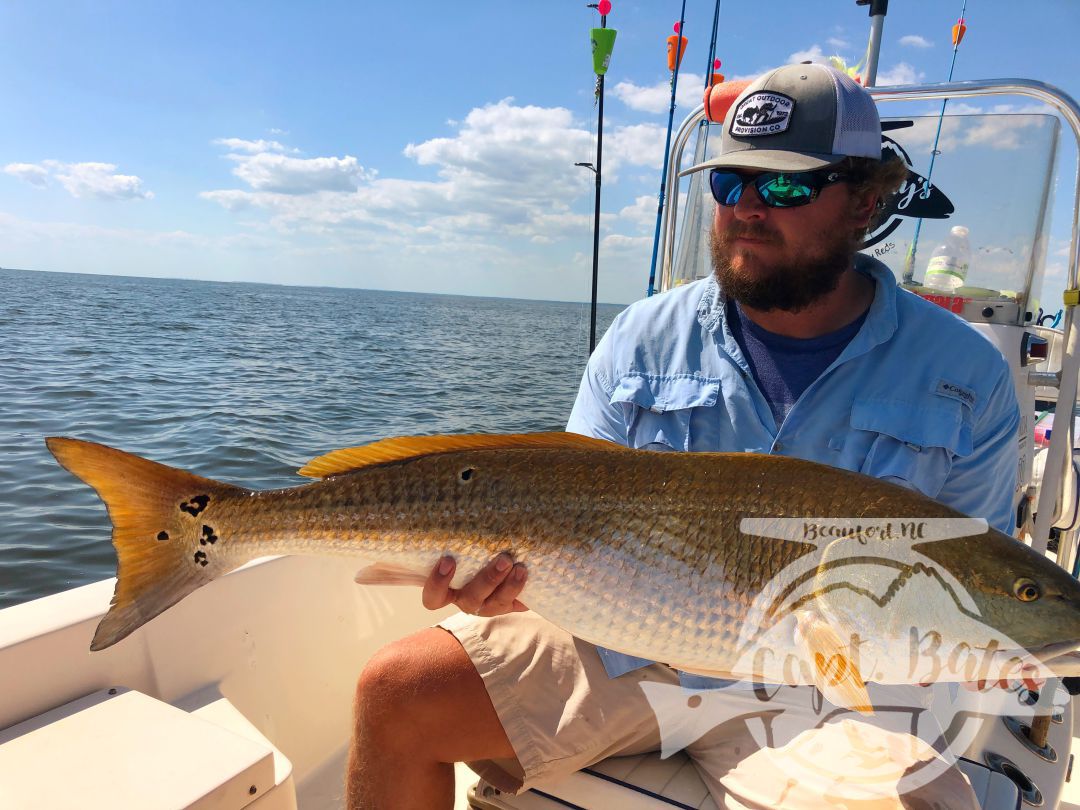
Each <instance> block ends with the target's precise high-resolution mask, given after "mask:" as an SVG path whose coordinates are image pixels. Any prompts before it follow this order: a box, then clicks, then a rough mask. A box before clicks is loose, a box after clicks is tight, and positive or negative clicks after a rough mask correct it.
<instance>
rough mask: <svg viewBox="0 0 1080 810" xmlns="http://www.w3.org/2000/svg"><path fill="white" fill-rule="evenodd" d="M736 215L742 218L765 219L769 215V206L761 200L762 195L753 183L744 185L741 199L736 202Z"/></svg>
mask: <svg viewBox="0 0 1080 810" xmlns="http://www.w3.org/2000/svg"><path fill="white" fill-rule="evenodd" d="M734 212H735V217H736V218H737V219H741V220H748V221H749V220H755V219H764V218H765V217H766V216H768V206H766V205H765V203H763V202H762V201H761V195H760V194H758V190H757V188H756V187H755V186H754V184H753V183H747V184H746V185H745V186H743V190H742V194H741V195H739V201H738V202H737V203H735V208H734Z"/></svg>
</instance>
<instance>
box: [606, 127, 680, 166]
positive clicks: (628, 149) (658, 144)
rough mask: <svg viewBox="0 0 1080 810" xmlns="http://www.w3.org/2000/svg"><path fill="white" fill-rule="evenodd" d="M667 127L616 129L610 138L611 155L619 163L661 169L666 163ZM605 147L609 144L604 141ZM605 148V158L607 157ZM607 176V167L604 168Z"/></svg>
mask: <svg viewBox="0 0 1080 810" xmlns="http://www.w3.org/2000/svg"><path fill="white" fill-rule="evenodd" d="M666 137H667V127H666V126H661V125H660V124H635V125H633V126H628V127H620V128H618V129H616V130H615V131H614V132H613V133H612V134H611V136H610V149H611V154H612V155H613V156H615V157H616V158H617V159H618V160H619V162H626V163H632V164H634V165H636V166H649V167H651V168H656V169H659V168H660V167H661V166H663V162H664V140H665V139H666ZM604 143H605V147H606V146H607V144H608V143H609V141H608V139H605V141H604ZM607 151H608V150H607V148H605V150H604V152H605V158H606V157H607ZM604 170H605V174H606V172H607V166H606V164H605V167H604Z"/></svg>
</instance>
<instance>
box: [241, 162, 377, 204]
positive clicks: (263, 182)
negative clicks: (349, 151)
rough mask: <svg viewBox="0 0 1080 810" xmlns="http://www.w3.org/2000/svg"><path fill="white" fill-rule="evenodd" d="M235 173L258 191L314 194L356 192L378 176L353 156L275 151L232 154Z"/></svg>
mask: <svg viewBox="0 0 1080 810" xmlns="http://www.w3.org/2000/svg"><path fill="white" fill-rule="evenodd" d="M229 157H230V159H231V160H235V161H236V163H237V166H236V168H235V169H233V174H235V175H236V176H237V177H239V178H240V179H241V180H243V181H244V182H245V183H247V184H248V185H249V186H251V187H252V188H253V189H255V190H256V191H277V192H280V193H282V194H310V193H312V192H315V191H353V190H355V189H356V187H357V185H358V184H359V183H360V182H362V181H365V180H370V179H372V178H373V177H374V173H373V172H370V171H367V170H365V169H364V167H363V166H361V165H360V163H359V162H358V161H357V159H356V158H354V157H353V156H352V155H346V156H345V157H343V158H338V157H317V158H294V157H288V156H286V155H279V154H275V153H272V152H261V153H259V154H257V155H250V156H248V155H230V156H229Z"/></svg>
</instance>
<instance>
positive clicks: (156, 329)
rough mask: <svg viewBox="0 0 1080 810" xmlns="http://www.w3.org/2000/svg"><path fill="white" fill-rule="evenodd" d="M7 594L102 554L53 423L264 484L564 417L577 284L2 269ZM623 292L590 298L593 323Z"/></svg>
mask: <svg viewBox="0 0 1080 810" xmlns="http://www.w3.org/2000/svg"><path fill="white" fill-rule="evenodd" d="M0 284H2V285H3V289H4V298H3V300H2V301H0V403H2V407H0V516H2V517H3V520H2V521H0V608H2V607H5V606H7V605H10V604H15V603H18V602H21V601H24V600H27V599H32V598H35V597H38V596H43V595H45V594H49V593H54V592H56V591H59V590H63V589H65V588H70V587H74V586H76V585H82V584H85V583H87V582H92V581H95V580H98V579H101V578H103V577H107V576H111V575H112V574H113V572H114V567H115V557H114V555H113V551H112V548H111V546H110V544H109V540H108V538H109V521H108V517H107V516H106V514H105V510H104V508H102V506H101V504H100V502H99V501H98V500H97V498H96V496H95V495H94V493H93V492H92V491H91V490H90V489H89V488H88V487H85V486H83V485H82V484H80V483H78V482H77V481H75V479H73V478H72V477H71V476H70V475H69V474H68V473H67V472H65V471H64V470H63V469H61V468H60V466H59V465H58V464H57V463H56V462H55V460H54V459H53V458H52V456H51V455H50V454H49V453H48V451H47V450H46V448H45V444H44V441H43V438H44V437H45V436H56V435H67V436H77V437H79V438H83V439H90V440H93V441H100V442H104V443H106V444H112V445H115V446H118V447H121V448H123V449H126V450H130V451H132V452H136V453H140V454H142V455H146V456H149V457H151V458H153V459H155V460H158V461H162V462H165V463H167V464H173V465H176V466H179V467H184V468H187V469H190V470H191V471H192V472H195V473H198V474H200V475H206V476H210V477H216V478H221V479H224V480H228V481H231V482H234V483H237V484H241V485H244V486H251V487H257V488H266V487H284V486H293V485H295V484H298V483H301V482H302V479H300V478H298V477H297V476H296V469H297V468H298V467H299V466H300V465H302V464H303V463H304V462H306V461H307V460H308V459H311V458H313V457H315V456H316V455H319V454H321V453H323V452H326V451H327V450H330V449H333V448H335V447H344V446H350V445H357V444H362V443H364V442H368V441H373V440H375V439H379V438H383V437H386V436H394V435H408V434H432V433H440V432H450V433H462V432H471V431H475V432H490V433H511V432H517V431H530V430H559V429H561V428H562V426H563V425H564V424H565V422H566V417H567V415H568V414H569V411H570V406H571V404H572V403H573V400H574V395H575V393H576V391H577V385H578V380H579V379H580V376H581V371H582V369H583V367H584V363H585V357H586V350H587V342H588V330H589V322H588V318H589V307H588V305H587V304H562V303H552V302H534V301H511V300H505V299H490V298H468V297H463V296H440V295H416V294H408V293H388V292H372V291H368V290H341V289H329V288H313V287H275V286H269V285H258V284H221V283H214V282H199V281H183V280H176V279H139V278H125V277H120V276H88V275H77V274H66V273H30V272H23V271H17V270H16V271H12V270H0ZM619 309H620V308H619V307H607V306H602V307H600V315H601V323H600V329H601V330H603V329H604V328H606V327H607V325H608V324H609V323H610V321H611V319H612V318H613V317H614V316H615V314H616V313H617V312H618V311H619Z"/></svg>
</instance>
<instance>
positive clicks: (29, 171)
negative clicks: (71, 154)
mask: <svg viewBox="0 0 1080 810" xmlns="http://www.w3.org/2000/svg"><path fill="white" fill-rule="evenodd" d="M4 174H10V175H11V176H12V177H17V178H19V179H20V180H22V181H23V182H24V183H29V184H30V185H32V186H37V187H38V188H45V187H46V186H48V185H49V170H48V169H46V168H45V167H44V166H38V165H37V164H36V163H9V164H8V165H7V166H5V167H4Z"/></svg>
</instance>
